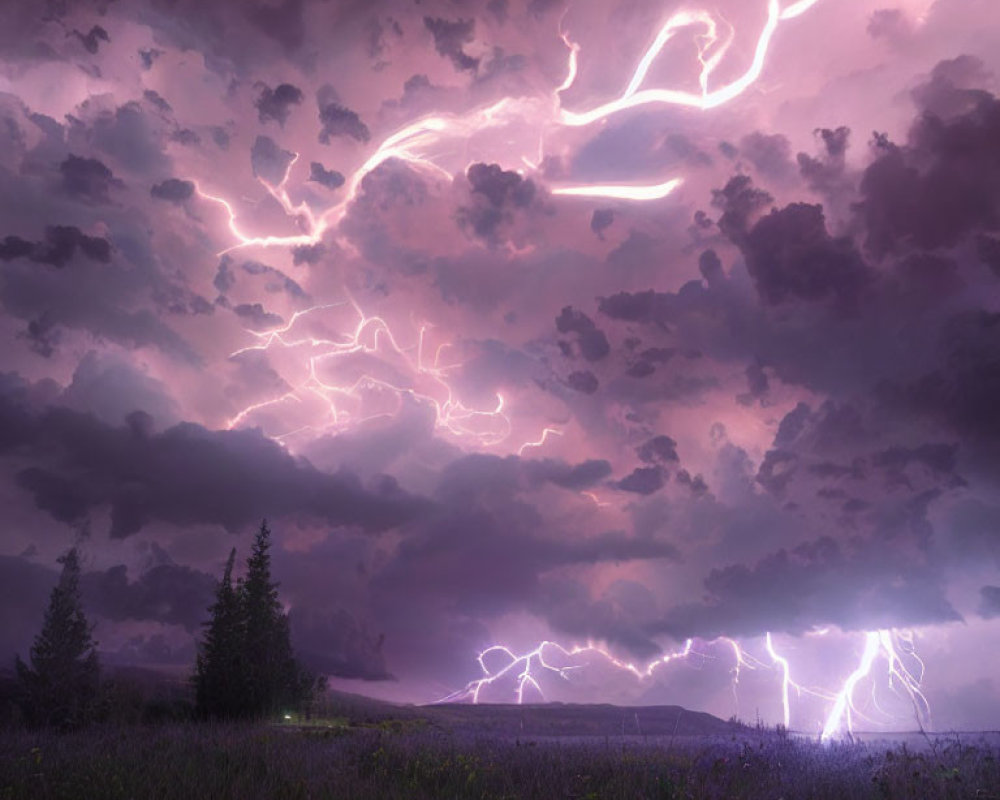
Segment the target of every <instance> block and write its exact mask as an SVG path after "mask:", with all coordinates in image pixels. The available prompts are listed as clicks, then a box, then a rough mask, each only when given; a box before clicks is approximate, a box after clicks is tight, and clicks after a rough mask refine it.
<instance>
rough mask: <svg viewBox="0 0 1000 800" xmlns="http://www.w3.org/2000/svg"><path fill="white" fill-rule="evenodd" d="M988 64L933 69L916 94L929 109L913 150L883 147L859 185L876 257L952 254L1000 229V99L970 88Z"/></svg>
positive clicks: (958, 62) (915, 132) (967, 62)
mask: <svg viewBox="0 0 1000 800" xmlns="http://www.w3.org/2000/svg"><path fill="white" fill-rule="evenodd" d="M981 69H982V65H981V64H979V63H978V62H976V61H975V59H969V58H968V57H963V58H960V59H955V60H954V61H950V62H943V63H941V64H939V65H938V66H937V67H935V69H934V71H933V72H932V78H931V81H930V83H929V84H926V85H925V86H924V87H922V88H921V89H919V90H917V91H915V92H914V95H915V97H916V99H917V101H918V102H919V103H920V104H921V105H922V107H923V108H924V109H925V112H926V113H924V114H923V115H921V116H920V117H918V119H917V121H916V123H915V124H914V126H913V128H912V129H911V131H910V136H909V140H908V142H907V144H905V145H894V144H892V143H889V142H887V141H883V142H882V143H881V144H880V145H879V157H878V158H877V159H876V160H875V161H874V162H873V163H872V164H871V165H870V166H869V167H868V168H867V169H866V170H865V173H864V176H863V177H862V180H861V195H862V202H861V205H860V210H861V216H862V219H863V221H864V223H865V226H866V230H867V239H866V244H867V246H868V248H869V249H870V250H871V251H872V252H873V253H874V254H875V255H876V256H878V257H882V256H885V255H886V254H888V253H892V252H899V251H900V250H903V249H906V248H909V247H918V248H922V249H934V248H940V247H951V246H953V245H955V244H957V243H958V242H959V241H960V240H961V239H962V238H963V237H964V236H966V235H967V234H969V233H970V232H974V231H976V230H995V229H996V228H997V226H998V225H1000V145H998V144H997V142H1000V100H997V99H996V98H995V97H993V96H992V95H990V94H988V93H987V92H983V91H979V90H973V89H967V88H964V87H965V86H967V85H968V83H969V81H968V76H969V74H970V73H972V74H973V75H974V74H975V73H976V71H977V70H981Z"/></svg>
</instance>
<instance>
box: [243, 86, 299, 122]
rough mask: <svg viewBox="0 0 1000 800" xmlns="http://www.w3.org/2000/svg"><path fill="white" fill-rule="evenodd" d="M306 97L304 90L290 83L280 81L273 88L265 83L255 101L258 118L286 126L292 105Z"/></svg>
mask: <svg viewBox="0 0 1000 800" xmlns="http://www.w3.org/2000/svg"><path fill="white" fill-rule="evenodd" d="M304 97H305V95H303V93H302V90H301V89H300V88H299V87H298V86H293V85H292V84H290V83H280V84H278V85H277V86H275V87H274V88H273V89H272V88H271V87H270V86H268V85H266V84H264V85H262V86H261V90H260V94H259V95H258V97H257V99H256V100H255V101H254V106H255V107H256V109H257V118H258V119H259V120H260V121H261V122H267V121H268V120H273V121H275V122H277V123H278V124H279V125H281V126H282V127H284V124H285V122H287V121H288V115H289V114H291V112H292V106H297V105H299V104H300V103H301V102H302V100H303V98H304Z"/></svg>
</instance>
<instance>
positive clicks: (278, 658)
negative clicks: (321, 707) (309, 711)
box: [239, 520, 309, 716]
mask: <svg viewBox="0 0 1000 800" xmlns="http://www.w3.org/2000/svg"><path fill="white" fill-rule="evenodd" d="M270 548H271V530H270V528H268V526H267V520H264V521H262V522H261V525H260V530H259V531H258V532H257V536H256V538H255V539H254V544H253V550H252V552H251V553H250V557H249V558H248V559H247V574H246V578H245V579H244V580H242V581H241V582H240V585H239V595H240V600H241V605H242V608H243V621H244V637H245V638H244V642H243V647H244V653H245V654H246V658H247V704H248V706H247V707H248V712H249V714H250V715H251V716H266V715H269V714H274V713H276V712H279V711H281V710H283V709H284V708H287V707H292V706H297V705H299V704H300V703H301V702H302V701H303V700H304V699H305V698H306V696H307V694H308V691H309V678H308V676H307V675H306V674H305V672H304V671H303V670H302V668H301V667H300V666H299V664H298V663H297V662H296V660H295V656H294V654H293V652H292V645H291V638H290V635H289V627H288V616H287V615H286V614H285V612H284V609H283V608H282V606H281V603H280V601H279V600H278V584H277V583H275V582H274V581H272V580H271V555H270V552H269V551H270Z"/></svg>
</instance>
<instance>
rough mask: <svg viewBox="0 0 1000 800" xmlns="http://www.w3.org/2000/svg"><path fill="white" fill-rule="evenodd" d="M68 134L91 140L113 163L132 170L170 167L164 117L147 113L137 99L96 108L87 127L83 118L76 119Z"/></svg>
mask: <svg viewBox="0 0 1000 800" xmlns="http://www.w3.org/2000/svg"><path fill="white" fill-rule="evenodd" d="M71 135H72V136H73V137H76V136H79V137H80V139H82V140H83V141H86V142H88V143H89V142H91V141H92V142H93V143H94V145H96V146H97V148H98V149H100V150H101V151H102V152H103V153H104V154H105V155H107V156H108V157H109V158H111V159H112V160H113V162H114V163H115V164H116V165H119V166H121V167H124V168H125V169H126V170H129V171H131V172H134V173H139V174H149V173H151V172H153V171H157V172H159V173H160V174H163V173H165V172H169V171H170V160H169V158H168V157H167V155H166V153H165V152H164V150H165V148H164V141H163V139H164V131H163V121H162V119H160V117H159V116H158V115H152V116H150V115H147V113H146V111H145V110H144V109H143V108H142V106H141V105H140V104H139V103H135V102H130V103H125V104H124V105H122V106H119V107H118V108H116V109H115V110H114V111H110V110H103V111H99V112H98V113H97V115H96V117H94V118H93V120H92V121H91V123H90V126H89V129H87V127H86V124H85V122H83V121H76V122H75V124H74V125H73V126H72V128H71Z"/></svg>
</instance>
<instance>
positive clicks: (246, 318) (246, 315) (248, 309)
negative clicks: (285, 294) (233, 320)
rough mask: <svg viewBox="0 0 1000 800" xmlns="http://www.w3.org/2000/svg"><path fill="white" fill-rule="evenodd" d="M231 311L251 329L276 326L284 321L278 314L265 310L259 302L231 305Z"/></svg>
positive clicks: (257, 329)
mask: <svg viewBox="0 0 1000 800" xmlns="http://www.w3.org/2000/svg"><path fill="white" fill-rule="evenodd" d="M233 313H234V314H235V315H236V316H237V317H239V318H240V321H241V322H242V323H243V324H244V325H245V326H246V327H247V328H249V329H250V330H252V331H264V330H267V329H268V328H278V327H281V325H282V324H283V323H284V320H283V319H282V318H281V315H280V314H274V313H272V312H270V311H266V310H265V309H264V306H263V305H261V304H260V303H240V304H239V305H237V306H233Z"/></svg>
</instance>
